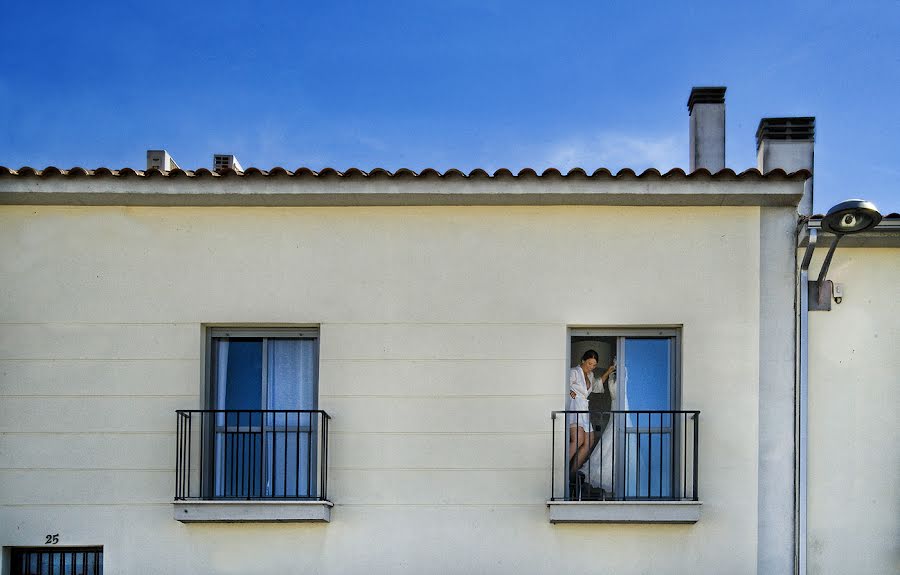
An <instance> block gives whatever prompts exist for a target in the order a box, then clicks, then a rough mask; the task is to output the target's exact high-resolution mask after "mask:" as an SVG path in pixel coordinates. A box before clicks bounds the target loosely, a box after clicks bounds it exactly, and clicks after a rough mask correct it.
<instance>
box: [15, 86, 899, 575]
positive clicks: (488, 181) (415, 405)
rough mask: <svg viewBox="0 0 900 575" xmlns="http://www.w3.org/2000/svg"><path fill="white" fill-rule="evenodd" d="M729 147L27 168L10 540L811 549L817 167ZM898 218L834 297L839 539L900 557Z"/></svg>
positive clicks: (661, 564)
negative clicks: (462, 161) (587, 417)
mask: <svg viewBox="0 0 900 575" xmlns="http://www.w3.org/2000/svg"><path fill="white" fill-rule="evenodd" d="M704 94H705V96H704ZM722 95H724V90H722ZM692 98H693V95H692ZM719 103H720V102H718V101H717V99H716V96H715V93H713V94H712V96H710V94H709V93H703V92H698V99H695V100H694V101H693V106H698V105H700V106H703V105H718V104H719ZM721 104H722V106H724V103H721ZM693 112H694V109H693V107H692V114H693ZM712 116H715V114H713V115H712ZM722 121H723V122H724V114H722ZM703 127H704V126H702V125H701V126H700V127H699V128H698V132H697V135H696V138H695V137H694V134H693V130H694V128H693V127H692V141H694V140H695V139H696V142H697V143H696V144H695V145H694V146H692V149H701V148H702V146H703V142H704V140H703V134H704V133H711V134H713V136H714V137H715V138H718V137H719V136H718V135H717V132H716V131H715V130H711V131H704V130H703ZM721 137H722V138H724V131H722V135H721ZM692 153H693V152H692ZM713 156H715V154H713ZM704 157H709V155H707V156H704ZM692 162H693V160H692ZM722 162H723V163H724V156H723V157H722ZM698 163H699V165H697V166H696V167H697V169H698V171H696V172H693V173H691V174H685V173H684V172H682V171H679V170H674V171H672V172H669V173H667V174H659V173H658V172H656V171H652V170H651V171H648V172H645V173H643V174H640V175H636V174H634V173H633V172H631V171H628V170H626V171H623V172H619V173H618V174H610V173H609V172H606V171H599V172H596V173H594V174H591V175H588V174H585V173H583V172H581V171H573V172H569V173H568V174H566V175H562V174H560V173H558V172H556V171H548V172H545V173H544V174H541V175H538V174H536V173H534V172H531V171H525V172H521V173H519V174H516V175H514V174H511V173H509V172H507V171H502V170H501V171H500V172H497V173H495V174H491V175H488V174H486V173H484V172H481V171H478V170H476V171H475V172H472V173H470V174H461V173H459V172H455V171H450V172H447V173H444V174H439V173H437V172H434V171H425V172H423V173H420V174H414V173H412V172H407V171H401V172H397V173H396V174H390V173H387V172H384V171H375V172H372V173H368V174H366V173H363V172H358V171H349V172H346V173H343V174H341V173H338V172H334V171H331V170H327V171H323V172H321V173H313V172H310V171H308V170H300V171H297V172H288V171H285V170H281V169H275V170H272V171H269V172H262V171H259V170H255V169H253V168H251V169H248V170H246V171H235V170H234V169H224V170H220V171H218V172H211V171H207V170H200V171H197V172H185V171H182V170H180V169H177V168H176V169H173V170H167V171H161V170H159V169H150V170H147V171H144V172H138V171H134V170H122V171H118V172H113V171H109V170H102V169H101V170H95V171H85V170H78V169H76V170H71V171H66V172H64V171H60V170H55V169H52V168H50V169H46V170H43V171H34V170H29V169H22V170H16V171H13V170H8V169H2V170H0V172H2V173H0V203H2V204H3V205H2V206H0V240H2V245H4V246H6V249H5V250H4V251H3V254H2V256H0V277H2V288H0V289H2V293H3V297H2V299H0V322H2V323H0V342H2V344H0V397H2V401H0V545H2V546H3V552H4V555H3V566H2V569H3V570H2V573H4V574H11V573H20V572H23V569H24V570H25V571H24V572H28V573H30V572H32V571H29V570H28V569H36V567H35V566H39V565H40V564H41V562H45V565H44V566H43V567H41V568H43V569H45V570H44V571H43V572H44V573H46V572H48V571H47V570H46V569H47V568H48V567H49V566H53V565H56V566H57V567H58V568H59V569H61V571H59V572H64V573H70V572H71V573H90V572H94V570H95V569H96V570H97V571H98V572H99V571H100V569H99V566H100V564H101V563H102V570H103V571H104V572H106V573H178V574H182V573H183V574H200V573H275V572H282V571H283V572H308V573H335V574H337V573H360V572H367V573H472V572H492V573H551V572H553V573H555V572H559V573H570V572H572V573H574V572H584V571H585V570H587V571H589V572H614V573H643V572H662V573H682V572H698V573H726V572H727V573H792V572H795V570H796V568H797V554H798V551H797V550H798V545H799V544H800V542H799V541H798V536H799V535H798V533H799V530H798V521H799V519H798V517H797V509H798V506H797V497H798V495H799V493H800V491H799V489H798V487H797V484H796V470H797V450H796V444H797V441H796V437H797V434H796V421H797V410H798V404H797V381H798V375H797V353H796V351H797V347H798V339H797V311H796V304H795V302H796V301H797V300H796V294H797V265H798V261H797V257H798V252H797V249H798V241H799V240H800V239H802V235H803V232H804V229H805V228H804V226H803V225H798V223H800V221H801V218H800V217H799V216H798V207H797V206H798V205H801V203H802V202H803V201H804V199H805V198H808V195H809V194H810V193H811V186H810V182H809V179H810V172H808V171H804V170H802V169H801V170H799V171H792V172H790V173H788V172H785V171H783V170H779V169H764V170H763V171H758V170H748V171H747V172H743V173H740V174H735V173H734V172H733V171H731V170H727V169H720V168H723V166H712V168H713V169H710V167H711V166H708V165H703V160H702V158H701V159H700V160H698ZM692 165H693V163H692ZM761 167H762V166H761ZM809 167H811V166H809ZM704 168H707V169H704ZM888 220H891V221H887V220H886V223H885V224H882V225H881V226H879V228H876V230H875V231H872V232H868V233H867V234H868V235H867V236H866V237H867V238H869V245H868V246H866V245H862V246H860V247H848V248H847V249H844V248H839V249H838V252H837V254H838V255H837V256H836V258H835V264H834V271H833V272H832V276H830V277H832V279H834V280H835V281H838V282H841V283H842V285H844V286H846V296H845V299H844V300H843V301H842V302H841V304H840V305H835V306H834V309H833V311H831V312H817V313H818V314H819V315H814V316H813V317H812V319H811V326H810V350H811V351H810V355H811V362H810V363H811V365H812V366H813V367H812V369H811V370H810V376H809V381H810V392H809V430H810V435H809V488H808V494H809V495H808V496H809V501H808V517H807V518H806V519H805V520H806V521H807V525H808V531H809V541H808V542H807V549H808V562H809V572H811V573H812V572H814V573H847V572H867V573H888V572H894V569H895V568H896V566H897V547H896V545H897V544H896V541H897V540H898V527H897V522H896V517H897V516H898V513H897V512H898V497H897V490H896V487H897V480H896V474H895V473H894V471H895V470H896V469H897V466H898V463H900V461H898V453H897V449H896V445H897V429H898V426H897V424H896V417H895V416H894V414H895V412H896V409H895V408H896V407H897V399H896V398H897V394H896V392H895V391H894V389H895V385H894V384H896V383H900V382H898V380H897V379H898V376H897V374H898V372H900V363H898V361H900V359H898V354H897V353H896V350H897V349H898V344H900V334H898V325H900V320H898V317H900V316H898V311H900V310H898V309H897V305H898V304H897V302H898V301H900V297H896V296H897V295H900V294H898V293H897V287H896V286H898V285H900V283H898V281H900V265H898V264H900V248H898V247H897V246H898V245H900V242H896V237H895V233H894V232H893V231H890V230H893V229H894V228H893V227H892V226H893V220H892V219H891V218H888ZM862 243H863V244H865V242H862ZM895 243H896V244H897V245H894V244H895ZM873 246H875V247H873ZM801 254H802V252H801ZM826 333H827V334H828V335H827V336H826V335H825V334H826ZM654 346H655V347H654ZM585 347H592V348H599V349H598V351H599V352H600V356H601V357H600V363H601V367H602V368H605V367H606V366H607V365H609V364H610V363H611V361H612V360H611V357H613V356H618V360H617V361H618V364H619V372H620V373H619V375H618V385H619V394H618V399H617V400H616V401H617V403H614V404H613V405H612V408H613V409H614V410H617V411H623V412H624V411H628V412H631V413H630V414H619V415H614V416H612V419H611V423H608V424H607V425H611V426H612V427H610V429H614V430H615V432H618V434H619V435H618V436H616V437H614V438H613V440H612V443H610V444H608V445H613V446H614V449H616V450H617V458H616V459H615V460H614V461H613V463H612V465H613V466H614V467H613V474H612V475H613V477H614V478H615V479H614V480H615V486H614V487H612V488H610V489H609V490H604V491H598V490H596V489H591V487H590V486H589V485H585V484H584V483H583V481H581V480H580V479H579V478H578V477H577V474H569V473H567V472H566V468H567V467H568V465H567V461H566V459H567V454H566V453H565V450H566V445H567V442H566V440H567V438H566V433H567V430H566V427H565V424H564V421H565V417H566V416H565V414H562V413H557V414H556V415H555V419H554V416H553V414H554V412H560V411H563V410H565V409H566V405H567V401H566V397H567V392H568V382H567V373H568V371H569V369H570V368H571V367H573V366H575V365H577V364H578V359H580V353H581V351H582V350H583V349H584V348H585ZM654 354H656V355H654ZM660 358H662V359H660ZM623 368H627V384H626V378H625V376H624V373H622V372H625V369H623ZM654 370H655V371H654ZM600 371H602V370H600ZM598 373H599V371H598ZM626 400H627V401H626ZM641 410H643V413H644V415H639V414H637V415H636V413H637V412H638V411H641ZM641 417H644V418H645V419H641ZM654 418H656V419H654ZM600 435H601V432H599V431H598V433H597V438H598V439H599V437H600ZM638 441H644V442H646V443H645V444H644V446H643V447H641V446H640V445H638V444H636V443H635V442H638ZM597 443H598V444H601V442H600V441H598V442H597ZM598 447H599V445H598ZM654 458H655V459H654ZM640 474H643V475H642V476H641V475H640ZM642 477H643V479H642ZM644 482H646V487H645V483H644ZM598 493H599V496H598ZM860 548H862V549H865V550H866V553H865V556H866V559H865V560H864V562H863V563H858V562H857V561H856V558H857V557H858V555H855V554H854V553H852V552H851V550H852V549H860ZM67 549H71V550H73V552H71V553H66V550H67ZM90 553H94V554H95V555H89V554H90ZM79 554H80V555H79ZM63 561H68V562H69V563H68V569H69V570H68V571H66V570H65V569H66V568H67V567H66V566H64V565H63V564H62V562H63ZM47 562H49V563H47ZM54 562H56V563H54ZM858 565H862V566H863V568H861V569H860V570H856V568H855V566H858Z"/></svg>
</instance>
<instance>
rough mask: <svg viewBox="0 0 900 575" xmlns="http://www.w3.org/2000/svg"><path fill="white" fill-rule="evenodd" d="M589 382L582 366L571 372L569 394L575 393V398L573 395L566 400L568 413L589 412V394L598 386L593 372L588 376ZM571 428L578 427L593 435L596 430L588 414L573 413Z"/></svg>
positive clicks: (570, 416) (570, 415) (570, 422)
mask: <svg viewBox="0 0 900 575" xmlns="http://www.w3.org/2000/svg"><path fill="white" fill-rule="evenodd" d="M588 381H589V382H590V384H591V385H590V387H588V385H587V384H588V382H586V381H585V380H584V371H583V370H582V369H581V367H580V366H575V367H573V368H572V369H570V370H569V392H574V393H575V397H574V398H573V397H572V395H571V393H570V394H569V396H568V397H567V398H566V411H585V412H586V411H587V410H588V394H589V393H591V390H593V388H594V387H595V385H596V382H595V381H594V374H593V372H591V373H589V374H588ZM601 389H602V386H601ZM568 422H569V427H572V426H573V425H577V426H579V427H581V428H582V429H583V430H585V431H586V432H588V433H592V432H593V431H594V428H593V427H592V426H591V417H590V415H588V414H587V413H578V414H575V413H571V414H569V417H568Z"/></svg>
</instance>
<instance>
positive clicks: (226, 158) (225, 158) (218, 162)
mask: <svg viewBox="0 0 900 575" xmlns="http://www.w3.org/2000/svg"><path fill="white" fill-rule="evenodd" d="M229 168H230V169H232V170H234V171H235V172H243V171H244V168H242V167H241V163H240V162H238V159H237V158H236V157H235V156H232V155H231V154H215V155H214V156H213V169H214V170H216V171H217V172H218V171H219V170H227V169H229Z"/></svg>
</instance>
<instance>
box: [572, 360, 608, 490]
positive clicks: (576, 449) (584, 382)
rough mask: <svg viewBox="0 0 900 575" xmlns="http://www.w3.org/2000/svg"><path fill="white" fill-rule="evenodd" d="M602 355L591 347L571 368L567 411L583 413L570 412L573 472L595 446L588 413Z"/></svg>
mask: <svg viewBox="0 0 900 575" xmlns="http://www.w3.org/2000/svg"><path fill="white" fill-rule="evenodd" d="M599 359H600V356H599V355H597V352H596V351H594V350H593V349H589V350H587V351H586V352H584V355H582V356H581V364H580V365H578V366H576V367H573V368H572V369H570V370H569V399H568V401H567V402H566V411H580V412H583V413H570V414H568V418H567V419H568V423H569V457H570V468H569V470H570V471H571V472H572V473H575V471H577V470H578V468H580V467H581V465H582V464H583V463H584V461H585V460H586V459H587V458H588V455H589V454H590V453H591V448H592V447H593V446H594V428H593V426H592V425H591V418H590V415H588V394H589V393H590V392H591V391H590V390H591V389H592V388H593V386H594V368H596V367H597V362H598V361H599Z"/></svg>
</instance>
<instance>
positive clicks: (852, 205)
mask: <svg viewBox="0 0 900 575" xmlns="http://www.w3.org/2000/svg"><path fill="white" fill-rule="evenodd" d="M879 222H881V213H880V212H879V211H878V208H876V207H875V204H873V203H872V202H867V201H865V200H847V201H846V202H841V203H839V204H838V205H836V206H834V207H833V208H831V209H830V210H828V213H827V214H825V217H824V218H822V224H821V229H822V231H823V232H830V233H832V234H834V241H833V242H831V247H830V248H829V249H828V254H827V255H826V256H825V261H824V262H822V269H821V270H819V277H818V279H817V280H815V281H809V282H807V289H808V290H809V291H808V294H809V298H808V300H809V307H808V309H809V311H831V296H832V293H833V290H834V286H833V284H832V283H831V280H827V279H825V276H826V275H827V274H828V268H829V267H830V266H831V258H832V257H833V256H834V250H835V249H836V248H837V245H838V243H839V242H840V241H841V238H843V237H844V236H848V235H852V234H858V233H860V232H864V231H866V230H869V229H872V228H874V227H875V226H877V225H878V223H879ZM816 239H817V234H816V231H815V230H810V231H809V244H808V245H807V246H806V254H805V255H804V256H803V264H802V265H801V266H800V269H801V271H806V270H808V269H809V263H810V260H812V254H813V251H814V250H815V249H816Z"/></svg>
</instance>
